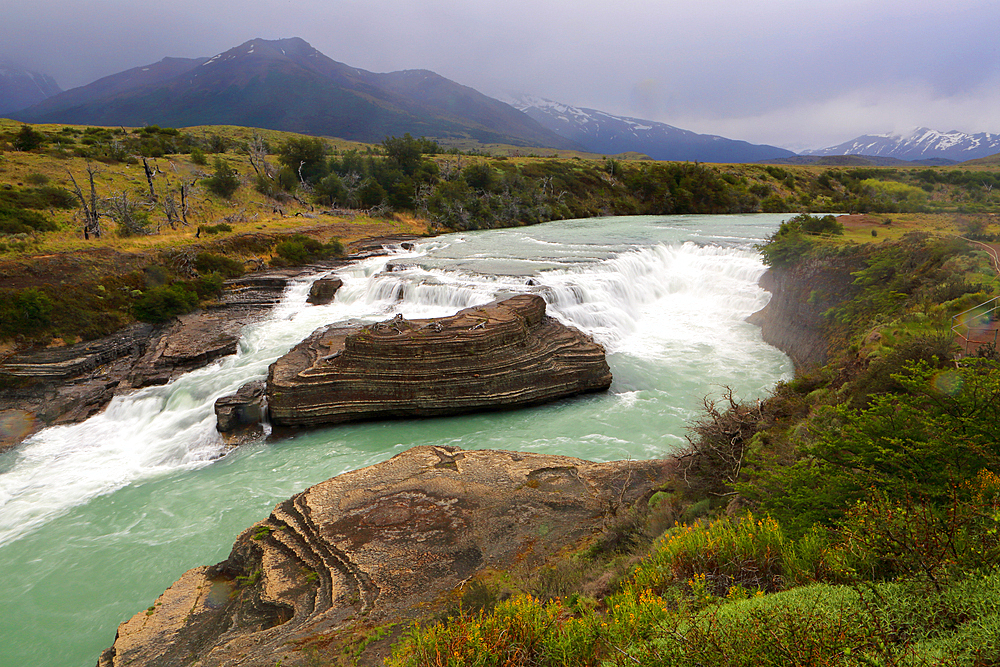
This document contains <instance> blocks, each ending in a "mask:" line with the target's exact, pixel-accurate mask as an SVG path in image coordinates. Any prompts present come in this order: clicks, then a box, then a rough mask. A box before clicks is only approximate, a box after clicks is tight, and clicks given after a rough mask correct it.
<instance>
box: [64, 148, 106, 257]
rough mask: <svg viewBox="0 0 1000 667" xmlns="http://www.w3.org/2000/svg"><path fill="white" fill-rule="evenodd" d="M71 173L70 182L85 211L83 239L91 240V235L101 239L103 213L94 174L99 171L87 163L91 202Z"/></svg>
mask: <svg viewBox="0 0 1000 667" xmlns="http://www.w3.org/2000/svg"><path fill="white" fill-rule="evenodd" d="M67 172H68V173H69V180H71V181H73V189H74V191H75V192H76V197H77V199H79V200H80V208H81V209H83V238H85V239H89V238H90V235H91V234H93V235H94V238H100V236H101V212H100V209H99V207H98V205H99V201H98V199H97V188H96V187H94V174H96V173H97V171H96V170H95V169H94V165H92V164H91V163H90V162H87V177H88V178H89V179H90V201H89V202H88V201H87V198H86V197H85V196H84V194H83V191H82V190H81V189H80V186H79V185H78V184H77V182H76V179H75V178H73V172H70V171H69V170H67Z"/></svg>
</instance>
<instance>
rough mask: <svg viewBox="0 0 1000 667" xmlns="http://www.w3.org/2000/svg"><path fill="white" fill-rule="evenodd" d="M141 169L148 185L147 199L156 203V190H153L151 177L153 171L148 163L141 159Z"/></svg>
mask: <svg viewBox="0 0 1000 667" xmlns="http://www.w3.org/2000/svg"><path fill="white" fill-rule="evenodd" d="M142 168H143V170H144V171H145V172H146V182H147V183H149V198H150V199H151V200H153V201H156V190H154V189H153V175H154V173H155V172H154V171H153V170H152V169H151V168H150V166H149V161H148V160H147V159H146V158H145V157H143V158H142Z"/></svg>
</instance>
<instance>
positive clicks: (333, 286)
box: [306, 278, 344, 306]
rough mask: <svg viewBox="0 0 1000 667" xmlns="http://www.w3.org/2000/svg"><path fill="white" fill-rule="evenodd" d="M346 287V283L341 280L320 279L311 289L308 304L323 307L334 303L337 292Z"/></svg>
mask: <svg viewBox="0 0 1000 667" xmlns="http://www.w3.org/2000/svg"><path fill="white" fill-rule="evenodd" d="M343 286H344V281H343V280H341V279H340V278H320V279H319V280H317V281H316V282H314V283H313V284H312V285H311V286H310V287H309V297H308V298H307V299H306V302H307V303H311V304H313V305H315V306H321V305H324V304H327V303H330V302H331V301H333V297H334V296H336V294H337V290H339V289H340V288H341V287H343Z"/></svg>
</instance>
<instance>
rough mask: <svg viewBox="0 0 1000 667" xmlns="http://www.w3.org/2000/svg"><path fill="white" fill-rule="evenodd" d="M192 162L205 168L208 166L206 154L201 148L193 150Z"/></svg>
mask: <svg viewBox="0 0 1000 667" xmlns="http://www.w3.org/2000/svg"><path fill="white" fill-rule="evenodd" d="M191 162H193V163H194V164H196V165H198V166H200V167H204V166H205V165H206V164H208V160H207V159H206V158H205V152H204V151H203V150H201V149H200V148H192V149H191Z"/></svg>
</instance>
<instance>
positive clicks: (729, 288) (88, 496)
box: [0, 214, 792, 667]
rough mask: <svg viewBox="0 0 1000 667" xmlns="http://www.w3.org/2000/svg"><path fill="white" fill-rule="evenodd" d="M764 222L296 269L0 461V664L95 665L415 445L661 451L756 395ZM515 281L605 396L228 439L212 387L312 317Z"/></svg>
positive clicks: (768, 367)
mask: <svg viewBox="0 0 1000 667" xmlns="http://www.w3.org/2000/svg"><path fill="white" fill-rule="evenodd" d="M783 217H787V216H781V215H768V214H758V215H738V216H666V217H665V216H647V217H618V218H592V219H584V220H568V221H562V222H554V223H548V224H545V225H538V226H534V227H527V228H517V229H508V230H490V231H481V232H470V233H463V234H452V235H447V236H442V237H437V238H434V239H427V240H424V241H421V242H420V243H419V244H418V245H417V247H416V248H415V249H414V250H412V251H402V250H399V251H398V252H397V253H396V254H393V255H390V256H388V257H379V258H372V259H368V260H363V261H359V262H356V263H353V264H351V265H350V266H348V267H347V268H345V269H342V270H339V271H336V272H335V274H336V275H337V276H338V277H340V278H342V279H343V281H344V286H343V287H342V288H341V290H340V292H339V293H338V294H337V297H336V299H334V301H333V302H332V303H331V304H329V305H326V306H309V305H307V304H306V303H305V298H306V294H307V292H308V288H309V285H310V283H311V281H312V280H314V279H315V278H317V277H321V276H322V275H324V274H317V275H312V276H308V277H303V278H302V279H300V280H297V281H295V282H294V283H293V284H292V285H291V286H290V287H289V288H288V289H287V291H286V294H285V297H284V299H283V301H282V303H281V304H280V305H279V306H278V307H277V308H276V309H275V310H274V311H273V312H272V313H271V314H270V316H269V317H268V318H267V319H266V320H265V321H262V322H260V323H257V324H254V325H251V326H248V327H247V328H246V329H245V330H244V335H243V339H242V340H241V343H240V349H239V352H238V353H237V354H236V355H233V356H230V357H226V358H224V359H222V360H220V361H218V362H216V363H214V364H212V365H211V366H209V367H207V368H204V369H201V370H198V371H194V372H191V373H188V374H187V375H184V376H183V377H181V378H179V379H178V380H176V381H174V382H172V383H170V384H169V385H165V386H161V387H150V388H146V389H143V390H139V391H137V392H135V393H132V394H129V395H127V396H121V397H117V398H115V399H114V400H113V401H112V403H111V404H110V405H109V406H108V408H107V410H106V411H105V412H103V413H102V414H100V415H97V416H95V417H93V418H91V419H89V420H87V421H86V422H83V423H81V424H76V425H72V426H62V427H53V428H49V429H46V430H44V431H41V432H40V433H38V434H36V435H35V436H33V437H32V438H31V439H29V440H28V441H26V442H25V443H23V444H21V445H20V446H18V447H17V448H15V449H13V450H11V451H9V452H7V453H4V454H2V455H0V609H3V610H4V612H3V613H2V614H0V656H2V658H3V659H2V660H0V662H2V664H4V665H8V664H9V665H38V666H48V665H52V666H57V665H67V666H72V667H92V665H94V664H95V662H96V660H97V656H98V654H99V653H100V651H101V650H102V649H104V648H106V647H108V646H110V645H111V643H112V642H113V640H114V636H115V631H116V629H117V626H118V624H119V623H120V622H121V621H123V620H126V619H127V618H128V617H130V616H131V615H132V614H134V613H136V612H137V611H140V610H142V609H144V608H146V607H147V606H149V605H151V604H152V603H153V601H154V600H155V599H156V597H157V596H158V595H159V594H160V593H161V592H163V590H164V589H166V588H167V587H168V586H170V584H172V583H173V582H174V581H175V580H176V579H177V578H178V577H179V576H180V575H181V574H182V573H183V572H184V571H185V570H187V569H189V568H191V567H195V566H198V565H204V564H212V563H216V562H218V561H220V560H222V559H224V558H225V557H226V556H227V555H228V552H229V549H230V547H231V545H232V543H233V541H234V539H235V538H236V536H237V535H238V534H239V533H240V531H242V530H243V529H245V528H247V527H248V526H250V525H251V524H253V523H254V522H256V521H258V520H260V519H262V518H264V517H265V516H267V514H268V513H269V511H270V510H271V508H272V507H273V506H274V504H275V503H276V502H278V501H279V500H283V499H285V498H287V497H288V496H290V495H292V494H294V493H296V492H298V491H301V490H303V489H304V488H306V487H308V486H309V485H311V484H315V483H317V482H320V481H322V480H325V479H327V478H329V477H332V476H334V475H337V474H339V473H341V472H345V471H348V470H353V469H356V468H359V467H362V466H366V465H370V464H373V463H377V462H379V461H383V460H385V459H387V458H389V457H391V456H393V455H394V454H397V453H399V452H401V451H403V450H405V449H408V448H410V447H413V446H415V445H423V444H448V445H455V446H459V447H463V448H467V449H482V448H497V449H516V450H525V451H537V452H545V453H552V454H565V455H571V456H578V457H581V458H585V459H590V460H599V461H608V460H614V459H622V458H634V459H638V458H652V457H659V456H663V455H666V454H669V453H670V452H671V451H674V450H675V449H676V448H677V447H678V446H681V445H682V444H683V443H684V435H685V428H686V425H687V424H688V423H689V422H690V420H691V419H692V418H693V417H696V416H697V414H698V408H699V406H700V404H701V400H702V397H703V396H705V395H706V394H716V395H718V394H719V393H720V392H721V390H722V387H723V386H724V385H728V386H731V387H733V388H734V389H735V390H736V393H737V395H738V396H740V397H742V398H751V397H754V396H759V395H762V394H764V393H766V392H767V391H768V390H769V389H770V388H771V387H773V386H774V384H775V382H777V381H779V380H782V379H788V378H790V377H791V375H792V365H791V362H790V361H789V360H788V358H787V357H786V356H785V355H784V354H782V353H781V352H779V351H778V350H776V349H774V348H772V347H770V346H769V345H767V344H765V343H764V342H763V341H762V340H761V336H760V330H759V329H758V328H756V327H754V326H752V325H749V324H747V323H746V322H745V321H744V318H746V316H748V315H749V314H750V313H752V312H754V311H756V310H759V309H760V308H762V307H763V306H764V304H766V303H767V300H768V294H767V293H766V292H764V291H763V290H761V289H760V288H759V287H758V286H757V280H758V278H759V277H760V275H761V274H762V273H763V271H764V269H765V267H764V265H763V264H762V263H761V259H760V256H759V254H758V253H757V252H756V251H755V250H754V249H753V244H754V243H755V242H759V241H760V240H761V239H763V238H764V237H765V236H767V235H768V234H770V233H771V232H772V231H773V230H774V229H775V228H776V227H777V225H778V224H779V223H780V221H781V220H782V219H783ZM522 291H534V292H537V293H540V294H542V295H543V296H544V297H545V299H546V301H547V302H548V311H549V314H551V315H553V316H555V317H558V318H559V319H560V320H562V321H564V322H566V323H568V324H571V325H574V326H576V327H578V328H580V329H583V330H585V331H587V332H588V333H590V334H592V335H593V336H594V337H595V338H596V339H597V340H598V341H599V342H601V343H602V344H603V345H604V346H605V348H606V349H607V351H608V363H609V365H610V367H611V371H612V373H613V374H614V382H613V384H612V386H611V390H610V391H609V392H608V393H606V394H592V395H587V396H583V397H577V398H572V399H567V400H563V401H559V402H557V403H553V404H551V405H547V406H542V407H537V408H532V409H526V410H519V411H513V412H501V413H490V414H484V415H468V416H462V417H454V418H439V419H429V420H420V421H411V420H401V421H390V422H383V423H366V424H357V425H346V426H338V427H336V428H330V429H322V430H317V431H312V432H308V433H303V434H300V435H297V436H295V437H292V438H288V439H284V440H280V441H274V442H259V443H254V444H250V445H246V446H243V447H240V448H238V449H235V450H232V451H228V452H227V450H226V449H225V447H224V446H223V444H222V442H221V440H220V438H219V436H218V434H217V433H216V432H215V428H214V413H213V410H212V405H213V403H214V401H215V399H216V398H218V397H219V396H222V395H225V394H227V393H231V392H233V391H235V390H236V389H237V388H238V387H239V386H240V385H242V384H243V383H245V382H247V381H249V380H251V379H256V378H262V377H264V376H265V374H266V372H267V366H268V365H269V364H270V363H271V362H273V361H274V360H275V359H277V358H278V357H279V356H280V355H282V354H283V353H284V352H286V351H287V350H288V349H289V348H290V347H291V346H292V345H294V344H295V343H297V342H298V341H299V340H301V339H302V338H304V337H305V336H306V335H308V334H309V333H310V332H312V331H313V330H314V329H316V328H317V327H319V326H322V325H324V324H327V323H330V322H336V321H343V320H347V319H355V320H360V321H364V322H374V321H379V320H383V319H388V318H390V317H392V316H394V315H395V314H396V313H402V314H403V315H404V316H405V317H407V318H413V317H432V316H443V315H449V314H452V313H454V312H455V311H457V310H459V309H461V308H464V307H467V306H471V305H476V304H482V303H487V302H489V301H491V300H493V299H495V298H498V297H500V296H503V295H504V294H509V293H516V292H522Z"/></svg>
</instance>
